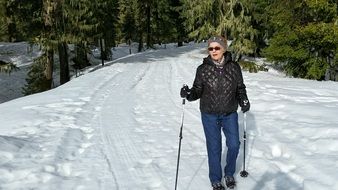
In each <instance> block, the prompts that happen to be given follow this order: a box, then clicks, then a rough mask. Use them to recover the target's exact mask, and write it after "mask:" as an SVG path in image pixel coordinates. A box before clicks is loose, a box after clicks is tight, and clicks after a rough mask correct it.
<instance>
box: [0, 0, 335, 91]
mask: <svg viewBox="0 0 338 190" xmlns="http://www.w3.org/2000/svg"><path fill="white" fill-rule="evenodd" d="M0 10H2V11H1V12H0V41H1V42H20V41H26V42H29V43H30V44H32V45H33V44H34V45H39V47H41V51H42V52H43V53H42V55H41V56H40V57H38V58H36V59H35V60H34V63H33V64H32V65H31V69H30V71H29V73H28V76H27V80H26V81H27V85H26V87H25V88H24V89H23V90H24V93H25V94H32V93H36V92H41V91H45V90H48V89H51V88H52V87H53V85H52V81H53V70H54V67H56V66H57V67H58V68H59V69H60V74H59V75H60V76H59V77H60V84H64V83H66V82H68V81H69V80H70V72H69V67H70V65H72V66H73V67H76V68H80V69H81V68H85V67H86V66H88V65H89V64H90V63H89V61H88V58H87V54H88V52H89V50H90V47H92V46H96V47H99V48H100V50H101V56H100V57H101V59H102V60H110V59H112V55H111V48H113V47H116V46H118V45H119V44H121V43H126V44H129V45H131V44H132V43H137V44H138V51H144V50H146V49H151V48H155V47H154V44H166V43H177V46H183V45H184V43H187V42H191V41H194V42H201V41H203V40H205V39H207V38H208V37H209V36H210V35H222V36H225V37H226V38H227V39H228V40H232V44H231V46H230V51H232V53H233V54H234V58H235V59H236V60H237V61H238V60H240V59H241V58H242V56H244V55H245V56H253V57H264V58H267V60H269V61H271V62H273V63H274V64H275V65H276V66H278V67H280V68H282V69H283V71H284V72H285V73H286V74H287V75H289V76H292V77H299V78H305V79H313V80H338V79H337V77H336V75H335V73H337V72H338V1H337V0H123V1H120V0H97V1H90V0H78V1H72V0H0ZM70 45H72V46H73V47H74V48H73V49H74V50H73V51H70ZM71 54H74V55H71ZM56 56H57V57H58V59H57V61H56V60H55V57H56ZM102 64H104V61H102ZM15 69H16V66H15V64H13V63H10V62H3V61H1V62H0V72H11V71H13V70H15ZM332 75H333V77H332ZM337 76H338V75H337Z"/></svg>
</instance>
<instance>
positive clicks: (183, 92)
mask: <svg viewBox="0 0 338 190" xmlns="http://www.w3.org/2000/svg"><path fill="white" fill-rule="evenodd" d="M189 94H190V89H189V87H188V86H187V85H184V86H183V87H182V88H181V93H180V95H181V97H182V98H187V97H188V95H189Z"/></svg>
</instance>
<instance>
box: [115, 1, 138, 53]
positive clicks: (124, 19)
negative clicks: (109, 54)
mask: <svg viewBox="0 0 338 190" xmlns="http://www.w3.org/2000/svg"><path fill="white" fill-rule="evenodd" d="M132 4H133V0H127V1H123V2H121V9H120V16H119V17H120V22H121V24H120V25H121V32H122V38H123V39H124V41H125V42H126V43H127V44H128V45H129V54H131V53H132V52H131V43H132V41H134V40H135V39H136V33H135V31H137V28H136V19H135V7H133V6H131V5H132Z"/></svg>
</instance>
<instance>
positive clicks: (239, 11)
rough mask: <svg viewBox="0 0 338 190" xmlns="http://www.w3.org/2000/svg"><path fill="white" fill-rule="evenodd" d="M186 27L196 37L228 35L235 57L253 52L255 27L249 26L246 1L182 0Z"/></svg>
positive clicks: (249, 18)
mask: <svg viewBox="0 0 338 190" xmlns="http://www.w3.org/2000/svg"><path fill="white" fill-rule="evenodd" d="M183 3H184V4H183V8H184V17H185V18H186V22H185V25H186V28H187V29H188V31H189V32H190V37H192V38H195V39H197V40H202V39H206V38H208V37H209V36H210V35H212V34H214V35H215V34H217V35H223V36H227V37H228V38H232V41H233V42H232V50H233V52H234V54H235V56H236V59H239V58H240V56H241V55H242V54H249V53H253V52H254V50H255V48H256V46H255V43H254V42H253V39H254V36H255V35H256V30H255V29H254V28H253V27H252V26H251V16H250V13H249V9H248V3H247V1H240V0H229V1H223V0H215V1H212V0H206V1H197V0H183Z"/></svg>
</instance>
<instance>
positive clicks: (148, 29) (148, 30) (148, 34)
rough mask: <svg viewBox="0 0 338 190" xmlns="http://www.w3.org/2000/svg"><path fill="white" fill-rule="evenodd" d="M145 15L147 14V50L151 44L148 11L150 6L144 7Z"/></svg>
mask: <svg viewBox="0 0 338 190" xmlns="http://www.w3.org/2000/svg"><path fill="white" fill-rule="evenodd" d="M146 9H147V10H146V11H147V12H146V13H147V24H146V25H147V48H152V47H153V44H152V42H151V20H150V19H151V12H150V11H151V10H150V5H148V4H147V6H146Z"/></svg>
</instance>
